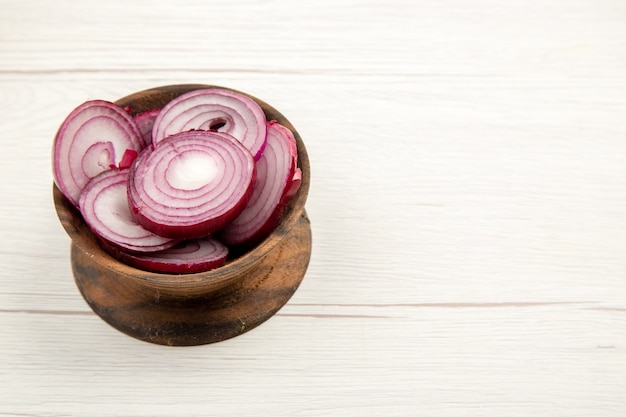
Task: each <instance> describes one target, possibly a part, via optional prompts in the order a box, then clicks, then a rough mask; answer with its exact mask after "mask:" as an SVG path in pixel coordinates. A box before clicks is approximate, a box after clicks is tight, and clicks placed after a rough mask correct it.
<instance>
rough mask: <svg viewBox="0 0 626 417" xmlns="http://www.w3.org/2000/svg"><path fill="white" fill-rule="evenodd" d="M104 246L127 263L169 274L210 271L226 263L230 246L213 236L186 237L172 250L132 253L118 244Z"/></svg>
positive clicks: (146, 269)
mask: <svg viewBox="0 0 626 417" xmlns="http://www.w3.org/2000/svg"><path fill="white" fill-rule="evenodd" d="M104 248H105V250H106V251H107V252H109V254H110V255H111V256H113V257H114V258H116V259H118V260H119V261H121V262H124V263H125V264H127V265H130V266H133V267H135V268H139V269H143V270H145V271H151V272H160V273H168V274H192V273H196V272H205V271H209V270H211V269H215V268H219V267H220V266H223V265H224V264H225V263H226V258H227V257H228V247H226V246H225V245H223V244H222V243H221V242H219V241H218V240H216V239H212V238H202V239H191V240H184V241H182V242H179V243H177V244H176V245H175V246H173V247H171V248H169V249H165V250H162V251H159V252H153V253H144V254H138V253H129V252H126V251H123V250H120V249H119V248H117V247H114V246H108V247H107V246H105V247H104Z"/></svg>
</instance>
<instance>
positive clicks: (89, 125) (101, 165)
mask: <svg viewBox="0 0 626 417" xmlns="http://www.w3.org/2000/svg"><path fill="white" fill-rule="evenodd" d="M143 147H144V144H143V141H142V139H141V137H140V132H139V129H138V127H137V125H136V123H135V122H134V121H133V119H132V117H131V116H130V115H128V113H127V112H126V111H125V110H124V109H123V108H121V107H120V106H118V105H116V104H114V103H111V102H108V101H104V100H91V101H87V102H85V103H83V104H81V105H80V106H78V107H77V108H76V109H74V110H73V111H72V112H71V113H70V114H69V116H68V117H67V118H66V119H65V121H64V122H63V123H62V124H61V127H60V128H59V131H58V132H57V134H56V137H55V139H54V147H53V154H52V159H53V164H52V166H53V176H54V182H55V184H56V185H57V187H58V188H59V190H60V191H61V192H62V193H63V195H64V196H65V197H66V198H67V199H68V200H70V201H71V202H72V203H73V204H74V205H77V204H78V198H79V196H80V193H81V191H82V189H83V188H84V187H85V185H86V184H87V182H88V181H89V180H90V179H91V178H93V177H95V176H96V175H98V174H99V173H101V172H102V171H106V170H109V169H111V168H112V167H119V165H120V163H121V162H122V161H124V162H127V161H128V157H129V155H132V154H127V151H132V152H135V155H136V153H138V152H140V151H141V149H143ZM124 158H126V159H124Z"/></svg>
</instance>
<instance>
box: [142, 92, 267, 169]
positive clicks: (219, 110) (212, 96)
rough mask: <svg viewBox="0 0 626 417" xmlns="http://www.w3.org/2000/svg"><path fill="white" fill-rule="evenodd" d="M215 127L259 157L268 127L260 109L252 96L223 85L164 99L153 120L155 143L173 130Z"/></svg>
mask: <svg viewBox="0 0 626 417" xmlns="http://www.w3.org/2000/svg"><path fill="white" fill-rule="evenodd" d="M192 129H194V130H216V131H219V132H224V133H228V134H230V135H232V136H233V137H235V138H236V139H237V140H239V141H240V142H241V143H242V144H243V145H244V146H245V147H246V148H247V149H248V150H249V151H250V153H251V154H252V156H253V158H254V160H255V161H256V160H258V159H259V158H260V156H261V153H262V152H263V148H264V147H265V141H266V137H267V128H266V120H265V113H263V109H261V106H259V105H258V104H257V103H256V102H255V101H254V100H252V99H251V98H249V97H247V96H245V95H243V94H240V93H237V92H234V91H231V90H226V89H223V88H205V89H199V90H194V91H190V92H188V93H185V94H183V95H181V96H179V97H177V98H175V99H173V100H172V101H170V102H169V103H167V104H166V105H165V106H164V107H163V109H162V110H161V112H160V113H159V115H158V116H157V117H156V120H155V121H154V127H153V131H152V143H153V144H154V145H155V146H156V145H158V144H159V143H160V142H161V141H162V140H163V139H165V138H167V137H168V136H170V135H173V134H175V133H179V132H184V131H188V130H192Z"/></svg>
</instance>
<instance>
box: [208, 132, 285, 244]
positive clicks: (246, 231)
mask: <svg viewBox="0 0 626 417" xmlns="http://www.w3.org/2000/svg"><path fill="white" fill-rule="evenodd" d="M295 143H296V142H295V139H294V136H293V133H292V132H291V131H290V130H289V129H287V128H286V127H284V126H282V125H280V124H278V123H276V122H270V123H268V135H267V145H266V146H265V151H263V155H262V156H261V158H260V159H259V160H258V161H257V181H256V184H255V188H254V191H253V193H252V197H250V201H249V203H248V205H247V206H246V208H245V209H244V211H243V212H242V213H241V214H240V215H239V216H238V217H237V218H236V219H235V220H234V221H232V222H231V223H230V224H229V225H228V226H226V227H225V228H224V229H223V230H222V231H221V232H220V233H219V239H220V240H221V241H222V242H223V243H225V244H227V245H244V246H250V245H254V244H256V243H258V242H260V241H261V240H262V239H264V238H265V237H267V235H269V233H271V231H272V230H274V228H275V227H276V225H277V224H278V223H279V221H280V219H281V216H282V212H283V210H284V207H285V205H286V203H287V201H288V198H285V197H284V196H288V194H289V192H293V193H294V194H295V190H294V189H293V188H292V187H293V186H294V173H295V170H296V165H295V164H296V160H297V149H296V146H295ZM296 190H297V188H296ZM288 197H289V196H288Z"/></svg>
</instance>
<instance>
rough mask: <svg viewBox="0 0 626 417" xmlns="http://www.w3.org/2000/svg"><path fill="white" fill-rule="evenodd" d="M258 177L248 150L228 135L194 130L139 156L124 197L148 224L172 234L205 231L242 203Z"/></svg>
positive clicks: (227, 217) (141, 221)
mask: <svg viewBox="0 0 626 417" xmlns="http://www.w3.org/2000/svg"><path fill="white" fill-rule="evenodd" d="M255 179H256V169H255V163H254V160H253V159H252V155H250V152H248V150H247V149H246V148H245V147H244V146H243V145H242V144H241V143H239V142H238V141H237V140H236V139H235V138H233V137H232V136H230V135H228V134H226V133H221V132H211V131H201V130H194V131H188V132H181V133H177V134H175V135H172V136H169V137H168V138H167V139H164V140H162V141H161V142H159V144H158V146H155V147H154V148H148V149H147V150H146V151H144V152H143V153H142V154H140V155H139V157H137V159H136V160H135V163H134V164H133V166H132V167H131V172H130V175H129V187H128V198H129V202H130V205H131V207H132V210H133V213H134V215H135V218H136V219H137V221H138V222H139V224H141V225H143V226H144V227H145V228H146V229H148V230H150V231H152V232H154V233H156V234H158V235H161V236H167V237H172V238H184V239H188V238H195V237H203V236H207V235H209V234H211V233H214V232H216V231H217V230H219V229H221V228H223V227H224V226H225V225H226V224H227V223H229V222H230V221H232V220H233V219H234V218H235V217H237V216H238V215H239V213H241V211H242V210H243V209H244V207H245V206H246V204H247V202H248V200H249V198H250V195H251V193H252V189H253V186H254V183H255Z"/></svg>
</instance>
